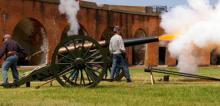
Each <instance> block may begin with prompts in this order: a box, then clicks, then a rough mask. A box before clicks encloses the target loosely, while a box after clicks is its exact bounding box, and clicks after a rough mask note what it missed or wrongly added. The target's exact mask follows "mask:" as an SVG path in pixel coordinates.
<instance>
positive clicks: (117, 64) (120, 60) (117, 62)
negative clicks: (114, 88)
mask: <svg viewBox="0 0 220 106" xmlns="http://www.w3.org/2000/svg"><path fill="white" fill-rule="evenodd" d="M121 66H122V68H123V72H124V75H125V78H126V79H127V80H128V79H130V74H129V69H128V63H127V61H126V60H125V59H124V57H123V56H122V54H113V60H112V70H111V74H110V79H114V77H115V76H116V74H118V73H119V71H120V68H121Z"/></svg>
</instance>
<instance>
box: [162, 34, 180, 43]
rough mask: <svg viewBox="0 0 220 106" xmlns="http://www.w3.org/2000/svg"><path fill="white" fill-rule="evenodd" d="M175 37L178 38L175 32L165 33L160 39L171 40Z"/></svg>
mask: <svg viewBox="0 0 220 106" xmlns="http://www.w3.org/2000/svg"><path fill="white" fill-rule="evenodd" d="M174 38H176V35H174V34H165V35H161V36H159V40H160V41H171V40H173V39H174Z"/></svg>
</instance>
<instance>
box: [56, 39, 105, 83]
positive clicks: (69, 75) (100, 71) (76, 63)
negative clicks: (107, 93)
mask: <svg viewBox="0 0 220 106" xmlns="http://www.w3.org/2000/svg"><path fill="white" fill-rule="evenodd" d="M106 57H107V53H106V51H105V50H104V49H103V48H102V47H101V45H100V44H99V43H98V42H97V41H96V40H94V39H92V38H90V37H88V36H80V35H75V36H70V37H67V38H66V39H65V40H64V41H62V42H61V43H59V44H58V46H57V47H56V49H55V51H54V54H53V57H52V66H53V68H54V69H53V70H54V75H55V76H56V79H57V81H58V82H59V83H60V84H61V85H62V86H65V87H77V86H80V87H81V86H82V87H94V86H96V85H97V84H98V83H99V82H100V81H101V80H102V78H103V76H104V74H105V73H106V71H107V65H106V63H107V61H108V60H107V59H106Z"/></svg>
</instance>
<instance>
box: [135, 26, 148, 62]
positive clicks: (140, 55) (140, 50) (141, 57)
mask: <svg viewBox="0 0 220 106" xmlns="http://www.w3.org/2000/svg"><path fill="white" fill-rule="evenodd" d="M145 36H146V33H145V32H144V30H142V29H139V30H137V31H136V33H135V37H137V38H141V37H145ZM145 52H147V44H142V45H137V46H133V47H132V54H133V55H132V60H133V61H132V64H133V65H144V61H145V57H146V56H147V55H146V54H145Z"/></svg>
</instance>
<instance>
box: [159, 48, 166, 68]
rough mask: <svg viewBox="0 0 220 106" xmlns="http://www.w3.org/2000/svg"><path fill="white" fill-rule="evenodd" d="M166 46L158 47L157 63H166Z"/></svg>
mask: <svg viewBox="0 0 220 106" xmlns="http://www.w3.org/2000/svg"><path fill="white" fill-rule="evenodd" d="M166 49H167V48H166V47H163V46H161V47H159V65H165V64H166Z"/></svg>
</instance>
